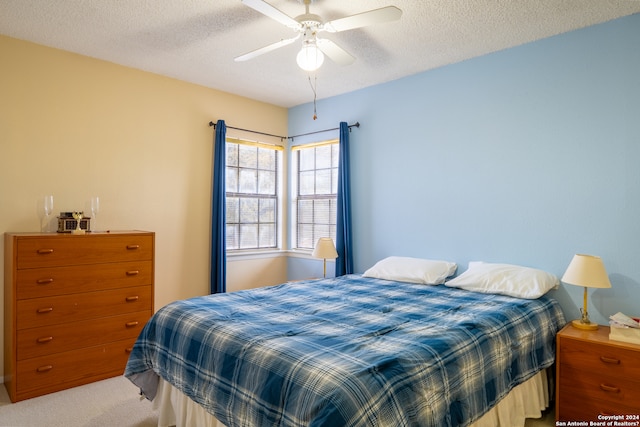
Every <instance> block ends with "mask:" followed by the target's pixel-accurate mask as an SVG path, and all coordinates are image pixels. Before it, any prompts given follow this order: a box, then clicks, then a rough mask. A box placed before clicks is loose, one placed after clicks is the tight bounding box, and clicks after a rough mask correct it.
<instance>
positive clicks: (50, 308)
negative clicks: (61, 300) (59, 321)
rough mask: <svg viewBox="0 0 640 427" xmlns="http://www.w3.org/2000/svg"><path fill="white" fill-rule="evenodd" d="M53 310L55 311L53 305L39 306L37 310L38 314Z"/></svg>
mask: <svg viewBox="0 0 640 427" xmlns="http://www.w3.org/2000/svg"><path fill="white" fill-rule="evenodd" d="M52 311H53V307H45V308H39V309H38V310H36V312H37V313H38V314H45V313H51V312H52Z"/></svg>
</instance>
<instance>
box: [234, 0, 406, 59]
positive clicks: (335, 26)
mask: <svg viewBox="0 0 640 427" xmlns="http://www.w3.org/2000/svg"><path fill="white" fill-rule="evenodd" d="M303 1H304V5H305V13H304V14H302V15H300V16H296V17H295V18H292V17H290V16H289V15H287V14H285V13H284V12H281V11H280V10H278V9H276V8H275V7H273V6H271V5H270V4H269V3H267V2H265V1H263V0H242V3H243V4H245V5H246V6H249V7H250V8H252V9H254V10H256V11H258V12H260V13H262V14H263V15H266V16H268V17H269V18H271V19H274V20H276V21H278V22H280V23H281V24H283V25H285V26H287V27H289V28H291V29H292V30H294V31H295V32H297V33H298V35H296V36H295V37H292V38H290V39H282V40H280V41H279V42H276V43H272V44H270V45H267V46H264V47H262V48H260V49H256V50H253V51H251V52H248V53H245V54H244V55H240V56H238V57H236V58H235V61H246V60H248V59H252V58H255V57H257V56H260V55H263V54H265V53H268V52H271V51H273V50H276V49H278V48H281V47H283V46H287V45H289V44H291V43H293V42H295V41H296V40H298V39H299V38H301V37H302V49H301V50H300V52H299V53H298V56H297V57H296V61H297V63H298V65H299V66H300V68H302V69H303V70H305V71H315V70H317V69H318V68H320V66H321V65H322V63H323V61H324V55H327V56H328V57H329V58H330V59H331V60H333V61H334V62H335V63H337V64H340V65H349V64H351V63H353V61H355V58H354V57H353V56H352V55H351V54H350V53H348V52H347V51H346V50H344V49H343V48H341V47H340V46H338V45H337V44H335V43H334V42H333V41H331V40H329V39H322V38H318V33H320V32H322V31H326V32H329V33H337V32H340V31H347V30H352V29H354V28H361V27H364V26H367V25H372V24H379V23H383V22H390V21H395V20H397V19H400V17H401V16H402V10H400V9H398V8H397V7H395V6H387V7H383V8H380V9H374V10H370V11H367V12H362V13H359V14H356V15H351V16H347V17H344V18H339V19H334V20H333V21H328V22H324V21H323V20H322V18H321V17H320V16H318V15H315V14H312V13H309V4H310V3H311V0H303Z"/></svg>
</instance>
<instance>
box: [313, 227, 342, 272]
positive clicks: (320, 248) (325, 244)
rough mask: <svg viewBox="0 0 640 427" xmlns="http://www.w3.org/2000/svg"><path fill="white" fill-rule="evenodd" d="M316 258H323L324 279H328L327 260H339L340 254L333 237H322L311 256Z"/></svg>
mask: <svg viewBox="0 0 640 427" xmlns="http://www.w3.org/2000/svg"><path fill="white" fill-rule="evenodd" d="M311 255H312V256H314V257H315V258H322V259H323V260H324V268H323V270H322V271H323V277H327V259H336V258H338V252H337V251H336V247H335V246H334V244H333V239H332V238H331V237H321V238H319V239H318V241H317V242H316V247H315V248H314V249H313V253H312V254H311Z"/></svg>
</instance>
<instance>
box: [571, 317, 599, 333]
mask: <svg viewBox="0 0 640 427" xmlns="http://www.w3.org/2000/svg"><path fill="white" fill-rule="evenodd" d="M571 326H573V327H574V328H577V329H582V330H583V331H595V330H596V329H598V324H597V323H592V322H590V323H584V322H583V321H582V320H580V319H576V320H573V321H571Z"/></svg>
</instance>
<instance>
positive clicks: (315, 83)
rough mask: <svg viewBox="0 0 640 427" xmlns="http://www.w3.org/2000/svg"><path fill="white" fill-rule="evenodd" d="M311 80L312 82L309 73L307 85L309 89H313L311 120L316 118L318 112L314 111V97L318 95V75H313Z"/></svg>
mask: <svg viewBox="0 0 640 427" xmlns="http://www.w3.org/2000/svg"><path fill="white" fill-rule="evenodd" d="M313 80H314V83H311V75H309V86H311V90H312V91H313V120H316V119H317V118H318V114H317V113H316V98H317V96H318V93H317V91H316V89H317V87H318V76H317V75H314V76H313Z"/></svg>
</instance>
